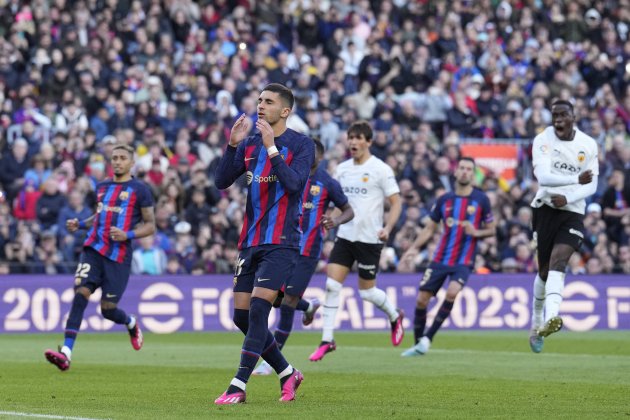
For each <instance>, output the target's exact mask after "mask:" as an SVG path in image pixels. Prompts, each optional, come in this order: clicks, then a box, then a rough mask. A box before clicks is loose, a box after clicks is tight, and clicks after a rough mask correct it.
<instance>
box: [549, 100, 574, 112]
mask: <svg viewBox="0 0 630 420" xmlns="http://www.w3.org/2000/svg"><path fill="white" fill-rule="evenodd" d="M556 105H566V106H568V107H569V109H570V110H571V113H573V104H572V103H571V102H569V101H566V100H564V99H557V100H555V101H553V103H552V104H551V107H552V108H553V107H554V106H556Z"/></svg>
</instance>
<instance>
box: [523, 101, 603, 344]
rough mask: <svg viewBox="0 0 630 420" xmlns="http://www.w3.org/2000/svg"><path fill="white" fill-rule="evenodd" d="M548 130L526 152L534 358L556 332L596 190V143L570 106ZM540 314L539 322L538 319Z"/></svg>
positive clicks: (559, 109)
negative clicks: (534, 270) (534, 260)
mask: <svg viewBox="0 0 630 420" xmlns="http://www.w3.org/2000/svg"><path fill="white" fill-rule="evenodd" d="M551 119H552V127H547V128H546V129H545V130H544V131H543V132H542V133H540V134H539V135H537V136H536V138H535V139H534V144H533V146H532V155H533V166H534V175H536V178H537V179H538V184H539V188H538V192H537V193H536V197H534V200H533V201H532V203H531V206H532V207H533V210H534V212H533V218H532V227H533V229H534V236H535V238H536V242H537V254H538V274H537V275H536V278H535V280H534V294H533V299H532V300H533V304H532V306H533V308H532V328H531V331H530V336H529V344H530V347H531V349H532V351H533V352H534V353H540V352H541V351H542V347H543V343H544V342H543V339H544V337H547V336H548V335H549V334H553V333H555V332H557V331H559V330H560V329H561V328H562V318H561V317H560V316H559V315H558V313H559V309H560V303H561V302H562V291H563V289H564V276H565V271H566V268H567V264H568V262H569V258H570V257H571V255H572V254H573V252H574V251H577V250H578V249H579V248H580V245H581V244H582V241H583V239H584V234H583V232H584V222H583V220H584V212H585V209H586V200H585V199H586V198H587V197H589V196H591V195H593V194H594V193H595V191H596V189H597V176H598V175H599V164H598V158H597V143H596V142H595V140H594V139H592V138H591V137H589V136H588V135H586V134H584V133H583V132H582V131H580V130H579V129H578V128H577V127H576V126H575V125H574V123H575V115H574V113H573V105H572V104H571V103H570V102H568V101H563V100H558V101H555V102H554V103H553V105H552V106H551ZM543 310H544V318H543Z"/></svg>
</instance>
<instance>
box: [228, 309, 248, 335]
mask: <svg viewBox="0 0 630 420" xmlns="http://www.w3.org/2000/svg"><path fill="white" fill-rule="evenodd" d="M232 321H234V325H236V327H237V328H238V329H239V330H241V332H242V333H243V334H247V330H248V329H249V311H248V310H246V309H234V314H233V316H232Z"/></svg>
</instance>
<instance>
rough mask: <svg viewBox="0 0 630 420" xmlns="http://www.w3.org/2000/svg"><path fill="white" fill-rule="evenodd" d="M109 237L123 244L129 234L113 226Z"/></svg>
mask: <svg viewBox="0 0 630 420" xmlns="http://www.w3.org/2000/svg"><path fill="white" fill-rule="evenodd" d="M109 237H110V238H111V239H112V241H116V242H123V241H126V240H127V232H125V231H124V230H120V229H118V228H117V227H116V226H112V228H111V229H110V231H109Z"/></svg>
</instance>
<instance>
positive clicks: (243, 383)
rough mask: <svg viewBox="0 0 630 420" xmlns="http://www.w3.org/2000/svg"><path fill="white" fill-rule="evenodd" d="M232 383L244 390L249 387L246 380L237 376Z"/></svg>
mask: <svg viewBox="0 0 630 420" xmlns="http://www.w3.org/2000/svg"><path fill="white" fill-rule="evenodd" d="M230 385H234V386H235V387H237V388H240V389H242V390H243V391H245V388H246V387H247V384H246V383H245V382H243V381H241V380H240V379H236V378H234V379H232V381H231V382H230Z"/></svg>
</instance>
